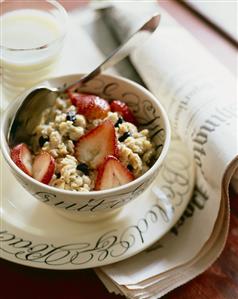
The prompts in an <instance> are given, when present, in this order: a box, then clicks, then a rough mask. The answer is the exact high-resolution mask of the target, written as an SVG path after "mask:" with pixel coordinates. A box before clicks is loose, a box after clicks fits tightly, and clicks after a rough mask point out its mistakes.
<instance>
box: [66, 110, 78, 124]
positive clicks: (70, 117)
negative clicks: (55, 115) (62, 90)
mask: <svg viewBox="0 0 238 299" xmlns="http://www.w3.org/2000/svg"><path fill="white" fill-rule="evenodd" d="M66 120H69V121H72V122H74V121H76V114H75V112H74V111H69V112H68V113H67V116H66Z"/></svg>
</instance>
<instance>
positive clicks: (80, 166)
mask: <svg viewBox="0 0 238 299" xmlns="http://www.w3.org/2000/svg"><path fill="white" fill-rule="evenodd" d="M77 170H80V171H82V172H83V173H84V174H85V175H89V168H88V165H87V164H85V163H80V164H78V166H77Z"/></svg>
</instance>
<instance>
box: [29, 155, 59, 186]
mask: <svg viewBox="0 0 238 299" xmlns="http://www.w3.org/2000/svg"><path fill="white" fill-rule="evenodd" d="M32 169H33V177H34V178H35V179H36V180H37V181H39V182H41V183H44V184H48V183H49V182H50V180H51V178H52V176H53V174H54V171H55V160H54V158H53V157H52V156H51V155H50V154H49V153H47V152H41V153H40V154H39V155H37V156H36V157H35V160H34V162H33V168H32Z"/></svg>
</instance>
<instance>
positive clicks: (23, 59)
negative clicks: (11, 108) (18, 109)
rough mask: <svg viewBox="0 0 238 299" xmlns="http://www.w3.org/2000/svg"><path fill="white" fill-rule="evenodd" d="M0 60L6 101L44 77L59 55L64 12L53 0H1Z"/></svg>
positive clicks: (65, 17) (47, 74)
mask: <svg viewBox="0 0 238 299" xmlns="http://www.w3.org/2000/svg"><path fill="white" fill-rule="evenodd" d="M0 27H1V30H0V63H1V83H2V90H3V93H4V96H5V97H6V98H7V99H8V100H9V99H12V98H14V97H16V96H17V95H18V94H19V93H21V92H22V91H23V90H24V89H26V88H29V87H31V86H33V85H34V84H36V83H37V82H40V81H42V80H44V79H45V78H47V76H49V74H50V72H52V70H53V69H54V68H55V66H56V65H57V62H58V61H59V58H60V52H61V49H62V47H63V41H64V38H65V35H66V31H67V13H66V11H65V9H64V8H63V7H62V6H61V5H60V4H59V3H58V2H57V1H53V0H38V1H32V0H24V1H22V0H21V1H19V0H14V1H9V0H7V1H0Z"/></svg>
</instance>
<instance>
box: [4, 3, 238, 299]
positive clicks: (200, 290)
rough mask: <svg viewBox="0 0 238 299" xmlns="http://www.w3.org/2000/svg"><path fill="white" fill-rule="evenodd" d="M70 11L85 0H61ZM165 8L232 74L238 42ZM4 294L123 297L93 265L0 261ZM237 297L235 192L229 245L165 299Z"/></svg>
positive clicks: (38, 298) (48, 298) (173, 6)
mask: <svg viewBox="0 0 238 299" xmlns="http://www.w3.org/2000/svg"><path fill="white" fill-rule="evenodd" d="M60 2H61V3H63V5H64V6H65V7H66V9H68V10H71V9H74V8H76V7H78V6H79V5H82V4H86V2H87V1H78V0H77V1H76V0H74V1H71V0H61V1H60ZM159 3H160V5H161V6H162V7H163V8H165V9H166V10H167V11H168V12H169V13H170V14H171V15H172V16H173V17H174V18H175V19H176V20H177V21H178V22H179V23H180V24H182V25H183V26H184V27H185V28H187V29H188V30H189V31H190V32H191V33H192V34H193V35H194V36H195V37H196V38H198V39H199V40H200V41H201V42H202V43H203V44H204V46H205V47H206V48H207V49H208V50H209V51H211V52H212V53H213V54H214V55H215V56H216V57H217V58H218V59H219V60H220V61H221V62H222V63H223V64H224V65H225V66H226V67H228V68H229V69H230V71H231V72H232V73H233V74H236V72H237V64H236V55H237V46H236V45H234V43H232V42H231V41H229V39H228V38H226V37H225V36H224V35H222V34H221V33H220V32H219V31H217V30H216V29H214V27H212V26H211V25H210V24H209V23H206V22H205V21H204V20H203V19H201V18H200V17H199V16H198V15H196V14H195V13H193V12H192V11H191V10H190V9H188V8H187V7H186V6H184V5H183V4H182V3H181V2H180V1H175V0H166V1H165V0H161V1H159ZM0 277H1V284H0V297H1V298H3V299H15V298H24V299H33V298H34V299H56V298H57V299H76V298H77V299H94V298H95V299H119V298H124V297H121V296H116V295H113V294H109V293H108V292H107V290H106V289H105V287H104V286H103V284H102V283H101V282H100V280H99V279H98V278H97V276H96V275H95V274H94V272H93V271H92V270H76V271H49V270H47V271H46V270H40V269H33V268H28V267H24V266H21V265H17V264H14V263H11V262H7V261H4V260H0ZM237 298H238V196H237V195H234V194H231V225H230V231H229V236H228V240H227V244H226V247H225V249H224V251H223V253H222V255H221V256H220V258H219V259H218V260H217V261H216V262H215V263H214V264H213V266H212V267H210V268H209V269H208V270H207V271H206V272H205V273H203V274H202V275H200V276H198V277H197V278H196V279H193V280H192V281H191V282H189V283H187V284H186V285H184V286H182V287H180V288H178V289H176V290H174V291H172V292H171V293H169V294H168V295H166V296H165V297H164V299H237Z"/></svg>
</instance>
